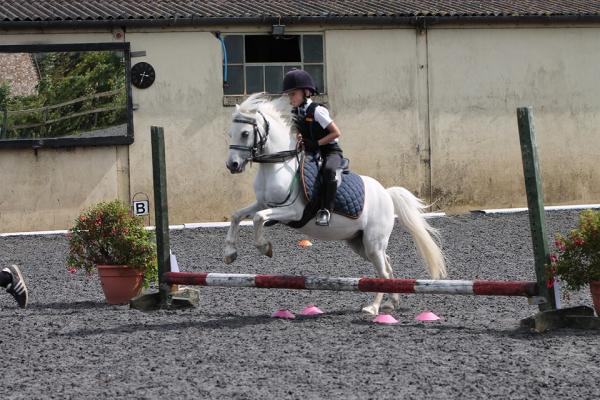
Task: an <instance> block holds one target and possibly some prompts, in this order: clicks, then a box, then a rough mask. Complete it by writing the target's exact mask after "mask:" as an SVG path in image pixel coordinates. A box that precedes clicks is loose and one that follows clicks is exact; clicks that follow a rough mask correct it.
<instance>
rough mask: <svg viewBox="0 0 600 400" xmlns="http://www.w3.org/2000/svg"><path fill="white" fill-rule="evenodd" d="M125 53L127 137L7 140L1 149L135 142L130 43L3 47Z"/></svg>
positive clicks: (0, 48) (6, 48) (3, 48)
mask: <svg viewBox="0 0 600 400" xmlns="http://www.w3.org/2000/svg"><path fill="white" fill-rule="evenodd" d="M102 50H121V51H123V57H124V63H125V91H126V95H127V105H126V106H127V134H126V135H119V136H104V137H86V138H74V137H56V138H36V139H7V140H0V149H23V148H31V149H34V150H37V149H42V148H68V147H87V146H113V145H129V144H132V143H133V142H134V137H133V131H134V130H133V101H132V89H131V46H130V43H129V42H120V43H110V42H109V43H105V42H99V43H65V44H11V45H0V53H27V52H29V53H34V52H68V51H102Z"/></svg>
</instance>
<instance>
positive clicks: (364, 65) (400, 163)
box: [325, 29, 427, 194]
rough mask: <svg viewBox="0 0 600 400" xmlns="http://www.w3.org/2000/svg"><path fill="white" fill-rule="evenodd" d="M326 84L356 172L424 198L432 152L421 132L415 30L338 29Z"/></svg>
mask: <svg viewBox="0 0 600 400" xmlns="http://www.w3.org/2000/svg"><path fill="white" fill-rule="evenodd" d="M325 43H326V62H327V83H328V95H329V100H330V101H329V103H330V107H331V111H332V114H333V117H334V119H335V121H336V122H337V124H338V125H339V127H340V128H341V131H342V138H341V142H340V144H341V146H342V148H343V149H344V153H345V155H346V156H347V157H349V158H350V160H351V164H350V165H351V166H352V169H353V170H354V171H356V172H358V173H360V174H363V175H370V176H372V177H374V178H375V179H377V180H379V181H380V182H381V183H382V184H383V185H384V186H386V187H387V186H397V185H401V186H405V187H406V188H408V189H410V190H412V191H416V192H417V193H419V194H420V192H421V191H422V189H423V188H422V187H421V182H422V181H423V174H424V173H425V171H424V169H425V170H427V168H426V166H423V165H422V163H421V161H420V157H421V154H420V153H419V152H418V151H417V146H419V148H420V149H425V148H426V147H427V138H426V136H425V137H424V134H423V132H422V131H421V130H420V127H419V113H418V112H419V106H418V102H419V95H418V93H417V89H418V85H417V62H416V54H417V50H416V46H417V39H416V33H415V30H414V29H397V30H335V31H327V32H326V36H325Z"/></svg>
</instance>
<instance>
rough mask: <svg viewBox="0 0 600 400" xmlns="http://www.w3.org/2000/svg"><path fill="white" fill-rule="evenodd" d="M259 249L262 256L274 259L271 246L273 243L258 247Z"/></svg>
mask: <svg viewBox="0 0 600 400" xmlns="http://www.w3.org/2000/svg"><path fill="white" fill-rule="evenodd" d="M257 248H258V251H259V252H260V253H261V254H264V255H265V256H267V257H269V258H271V257H273V245H272V244H271V242H267V243H265V244H263V245H260V246H257Z"/></svg>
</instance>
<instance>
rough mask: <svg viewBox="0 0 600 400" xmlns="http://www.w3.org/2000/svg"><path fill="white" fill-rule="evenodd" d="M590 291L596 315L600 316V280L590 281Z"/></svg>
mask: <svg viewBox="0 0 600 400" xmlns="http://www.w3.org/2000/svg"><path fill="white" fill-rule="evenodd" d="M590 292H591V293H592V300H593V301H594V308H595V309H596V315H598V316H600V281H591V282H590Z"/></svg>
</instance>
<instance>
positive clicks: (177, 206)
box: [125, 31, 254, 224]
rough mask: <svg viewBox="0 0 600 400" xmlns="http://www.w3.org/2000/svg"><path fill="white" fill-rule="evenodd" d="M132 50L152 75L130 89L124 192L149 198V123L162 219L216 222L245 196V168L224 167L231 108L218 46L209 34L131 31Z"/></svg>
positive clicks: (248, 178)
mask: <svg viewBox="0 0 600 400" xmlns="http://www.w3.org/2000/svg"><path fill="white" fill-rule="evenodd" d="M125 40H126V41H128V42H130V43H131V49H132V51H138V50H144V51H146V56H145V57H140V58H134V59H132V64H133V63H136V62H139V61H147V62H149V63H151V64H152V65H153V66H154V68H155V70H156V81H155V83H154V85H153V86H151V87H150V88H148V89H144V90H139V89H135V88H134V89H133V102H134V104H138V105H139V108H138V109H137V110H136V111H134V127H135V143H134V144H133V145H131V146H130V152H129V154H130V174H131V175H130V176H131V192H132V193H136V192H144V193H147V194H148V195H149V196H150V197H152V160H151V143H150V126H152V125H158V126H162V127H164V129H165V147H166V158H167V187H168V192H169V218H170V220H169V222H170V223H171V224H177V223H184V222H195V221H209V220H213V221H223V220H225V219H228V218H229V217H230V214H231V212H232V211H234V210H235V209H237V208H240V207H241V206H242V205H244V202H250V201H251V199H252V194H253V191H252V178H253V176H254V174H253V171H252V170H250V171H247V172H246V173H244V174H241V175H231V174H230V173H229V171H228V170H227V169H226V168H225V160H226V158H227V151H228V141H227V140H228V136H227V130H228V128H229V125H230V121H231V118H230V116H231V113H232V112H233V111H234V108H232V107H224V106H223V89H222V79H223V77H222V64H221V63H222V61H221V60H222V53H221V44H220V42H219V41H218V40H217V39H216V38H215V36H214V35H213V34H212V33H210V32H194V31H183V32H158V33H157V32H143V31H140V32H131V31H129V32H128V33H127V34H126V35H125Z"/></svg>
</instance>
